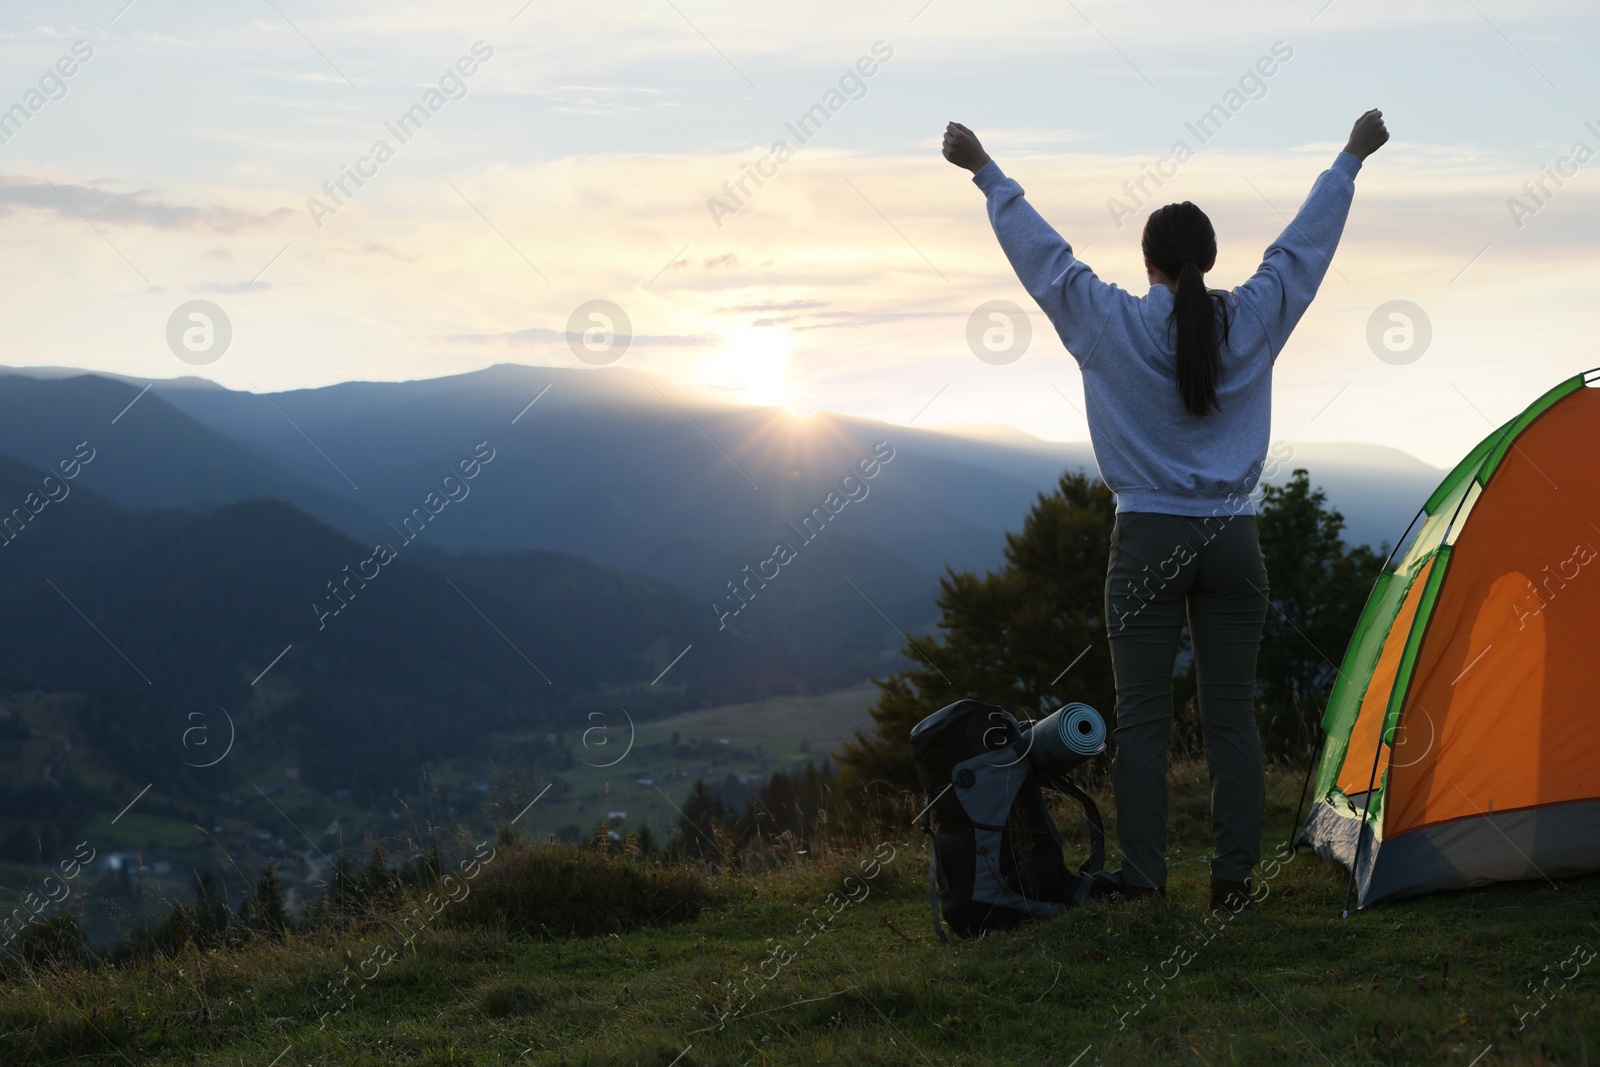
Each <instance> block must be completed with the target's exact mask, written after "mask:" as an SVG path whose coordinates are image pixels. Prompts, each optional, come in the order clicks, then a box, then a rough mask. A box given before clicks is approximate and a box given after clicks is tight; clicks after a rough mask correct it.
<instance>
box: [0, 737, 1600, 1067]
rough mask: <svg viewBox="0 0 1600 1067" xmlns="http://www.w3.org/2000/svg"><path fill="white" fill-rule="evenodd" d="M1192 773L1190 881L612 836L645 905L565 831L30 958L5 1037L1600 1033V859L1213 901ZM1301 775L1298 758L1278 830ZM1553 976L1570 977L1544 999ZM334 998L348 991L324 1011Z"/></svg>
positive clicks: (274, 1048) (1230, 1046)
mask: <svg viewBox="0 0 1600 1067" xmlns="http://www.w3.org/2000/svg"><path fill="white" fill-rule="evenodd" d="M1173 781H1174V790H1173V803H1172V810H1173V826H1172V829H1173V833H1174V837H1173V847H1174V849H1175V850H1181V851H1176V854H1175V856H1174V866H1173V868H1172V882H1171V890H1172V897H1171V898H1170V899H1169V900H1168V901H1166V902H1141V903H1138V904H1105V903H1092V904H1090V905H1088V906H1086V907H1084V908H1082V909H1079V910H1077V911H1074V912H1071V913H1068V914H1067V915H1065V916H1063V917H1060V918H1057V919H1054V920H1050V921H1046V922H1040V923H1036V924H1033V925H1030V926H1027V927H1025V928H1022V929H1019V930H1016V931H1013V932H1009V933H1003V934H999V935H995V936H990V937H986V938H984V939H982V940H980V941H976V942H954V943H952V944H950V945H948V946H940V945H938V944H937V943H935V942H934V940H933V938H932V936H931V934H930V931H929V925H928V912H927V898H926V882H925V872H926V867H925V864H926V853H925V846H924V845H923V842H922V841H921V840H920V834H917V833H914V832H912V831H910V829H909V820H906V821H904V822H901V823H899V824H897V825H889V826H885V827H883V828H881V830H880V831H878V832H877V833H876V834H875V835H874V836H872V837H870V838H867V839H863V840H860V841H856V842H834V843H833V844H832V845H831V846H830V847H829V848H828V849H826V850H814V851H813V853H812V854H809V855H796V854H794V853H793V851H792V850H790V851H787V852H786V851H784V850H782V849H775V850H771V851H769V852H767V853H765V854H763V855H761V856H748V857H747V862H746V863H745V866H744V869H743V870H741V871H721V872H710V873H708V874H707V875H706V876H705V877H704V878H703V879H700V880H698V881H697V882H696V884H698V885H699V887H700V888H699V889H697V890H695V893H697V894H698V897H699V899H700V903H699V904H698V905H696V904H692V903H691V902H690V901H689V899H688V897H685V896H683V894H685V893H687V892H688V889H689V888H690V887H688V885H687V882H685V877H686V876H683V875H670V874H669V872H658V873H657V874H655V875H652V874H651V873H650V872H649V871H648V870H646V871H644V872H643V875H642V877H643V878H644V879H645V880H646V881H644V882H641V881H640V871H639V863H638V861H636V860H632V859H627V858H622V857H616V858H611V859H603V860H600V861H599V862H600V863H601V864H602V865H609V868H610V869H611V871H612V874H613V875H615V876H616V878H615V879H614V881H617V882H618V884H620V881H621V876H622V875H625V874H626V875H630V876H632V881H631V882H630V883H629V884H630V885H632V886H633V887H634V888H631V889H628V890H627V891H626V892H627V894H629V899H631V900H634V901H635V902H636V903H637V902H639V901H642V903H638V906H637V907H635V906H634V905H626V906H624V905H621V904H619V903H618V900H619V899H620V898H619V897H618V896H617V895H616V894H612V895H611V896H608V895H607V894H606V893H605V892H602V891H600V890H599V889H596V888H595V884H597V883H595V884H591V885H588V886H580V885H574V884H572V883H573V880H572V879H570V878H564V879H563V880H562V881H561V882H560V883H554V882H551V883H546V884H544V885H543V886H542V887H540V886H536V885H532V884H529V883H527V882H526V880H525V879H524V881H521V882H519V881H517V880H516V878H513V877H509V876H508V875H503V874H501V873H498V872H518V871H521V872H524V874H522V875H517V877H519V878H520V877H524V875H525V872H526V871H528V870H530V869H534V868H536V867H537V865H538V864H537V862H536V861H537V857H538V856H539V855H540V852H541V851H542V850H540V849H539V848H537V847H529V846H512V847H503V848H502V849H501V850H500V851H499V852H498V853H496V855H495V856H494V858H493V859H492V860H489V861H486V863H485V864H484V866H483V869H482V871H481V872H480V875H479V880H478V881H477V882H473V883H471V888H470V889H469V890H468V891H467V892H466V893H465V895H464V896H463V898H462V901H461V903H460V904H457V905H446V906H445V908H444V910H443V911H442V912H441V914H440V916H439V920H438V922H436V923H435V924H434V925H433V927H432V928H430V929H429V930H427V931H426V932H424V933H422V934H418V935H417V936H416V937H415V938H414V939H413V940H412V942H411V945H410V946H409V947H400V946H401V945H402V940H401V939H402V937H403V936H404V934H403V932H401V930H400V928H399V927H398V926H397V925H396V924H395V923H394V922H393V916H391V919H390V921H387V922H385V921H370V922H368V923H367V924H365V925H362V926H356V927H353V928H349V929H346V930H344V931H342V932H328V931H324V932H316V933H310V934H291V935H289V936H288V937H287V938H286V939H285V940H282V941H277V940H271V939H256V940H252V941H250V942H248V943H247V944H245V945H244V946H243V947H241V948H236V949H219V950H215V951H211V952H197V951H194V950H188V951H186V952H184V953H183V954H181V955H179V956H177V957H174V958H170V959H157V960H155V961H153V962H148V963H144V964H136V965H134V964H130V965H125V966H121V967H107V968H103V969H101V970H100V971H98V972H96V973H86V972H83V971H81V970H76V969H60V970H53V971H52V970H48V969H47V970H36V971H33V972H31V973H28V974H25V975H23V976H21V977H19V978H18V979H16V980H14V981H12V982H11V984H9V985H8V986H6V987H4V988H3V989H0V1060H3V1061H5V1062H8V1063H11V1062H14V1063H30V1064H31V1063H40V1064H42V1063H53V1062H60V1061H62V1060H65V1059H72V1058H80V1057H81V1058H88V1059H91V1060H94V1061H97V1062H123V1063H170V1064H177V1063H185V1064H188V1063H217V1064H222V1063H226V1064H235V1063H245V1064H252V1065H259V1067H265V1065H267V1064H274V1063H276V1064H291V1063H293V1064H299V1063H319V1064H320V1063H339V1064H366V1063H374V1064H376V1063H414V1064H452V1063H492V1064H512V1063H517V1064H522V1063H530V1064H550V1065H554V1064H579V1063H583V1064H619V1065H620V1064H657V1065H662V1067H665V1065H669V1064H680V1065H685V1067H686V1065H689V1064H735V1063H760V1064H789V1063H793V1064H816V1063H839V1064H857V1063H880V1064H908V1065H909V1064H939V1065H944V1064H990V1063H995V1064H998V1063H1030V1064H1053V1065H1056V1067H1069V1065H1073V1067H1087V1065H1089V1064H1123V1063H1129V1064H1143V1063H1203V1064H1222V1063H1228V1064H1232V1063H1248V1064H1255V1063H1296V1064H1299V1063H1326V1064H1340V1065H1343V1064H1369V1063H1381V1064H1391V1063H1400V1062H1419V1063H1438V1064H1460V1065H1468V1064H1482V1065H1487V1064H1503V1063H1572V1064H1580V1063H1588V1062H1590V1061H1591V1059H1593V1058H1596V1057H1597V1056H1600V1036H1597V1031H1600V1027H1597V1024H1596V1023H1595V1022H1594V1021H1593V1020H1594V1019H1595V1017H1596V1010H1597V1008H1600V996H1597V986H1600V983H1597V979H1596V971H1600V965H1597V963H1596V962H1595V955H1594V952H1593V951H1592V950H1593V948H1594V947H1595V946H1597V945H1600V923H1597V922H1596V920H1597V919H1600V913H1597V908H1600V879H1596V878H1588V879H1578V880H1567V881H1562V882H1559V883H1555V884H1550V883H1544V882H1530V883H1522V884H1515V885H1501V886H1493V887H1489V888H1485V889H1481V890H1473V891H1468V892H1460V893H1451V894H1440V895H1435V896H1430V897H1425V898H1420V899H1414V900H1404V901H1397V902H1393V903H1389V904H1382V905H1378V906H1375V907H1374V908H1372V909H1370V910H1369V911H1367V912H1365V913H1362V914H1359V915H1356V916H1353V917H1351V918H1349V919H1340V918H1339V914H1338V912H1339V905H1340V903H1341V901H1342V899H1343V892H1344V884H1345V883H1344V878H1343V876H1342V873H1343V872H1342V871H1340V870H1338V869H1336V868H1334V867H1331V866H1329V865H1327V864H1324V863H1322V862H1321V861H1319V860H1317V859H1316V858H1315V857H1314V856H1312V855H1310V854H1309V853H1305V852H1302V853H1301V854H1300V855H1298V856H1297V857H1295V858H1293V859H1291V860H1289V861H1287V862H1285V863H1283V864H1282V866H1281V869H1279V870H1278V872H1277V876H1276V877H1275V878H1273V879H1272V880H1271V881H1270V882H1269V886H1270V889H1271V892H1270V894H1269V896H1268V897H1267V899H1266V900H1265V902H1264V904H1263V905H1262V906H1261V908H1260V910H1259V911H1258V912H1256V913H1246V914H1243V915H1240V916H1238V917H1236V918H1231V919H1227V920H1221V919H1212V920H1211V921H1210V922H1209V923H1207V922H1206V918H1205V916H1204V914H1203V912H1202V910H1201V905H1202V904H1203V903H1204V880H1205V870H1206V866H1205V857H1206V853H1207V851H1208V847H1207V840H1206V837H1207V835H1206V830H1205V827H1206V824H1207V815H1206V795H1207V786H1206V779H1205V772H1204V770H1203V768H1200V767H1197V766H1193V765H1185V766H1180V767H1178V768H1176V769H1175V771H1174V773H1173ZM1298 785H1299V781H1298V778H1297V777H1296V776H1295V775H1293V774H1291V773H1288V772H1281V773H1275V774H1274V775H1273V776H1272V779H1271V781H1270V798H1269V810H1268V832H1267V845H1268V847H1267V853H1268V855H1269V856H1271V855H1272V854H1273V852H1274V849H1273V845H1274V843H1275V842H1278V841H1281V840H1282V839H1283V838H1284V836H1285V834H1286V832H1287V829H1288V824H1289V822H1290V817H1291V812H1292V808H1293V804H1294V800H1295V796H1294V791H1295V789H1296V788H1297V787H1298ZM1101 800H1102V804H1103V806H1104V807H1106V808H1107V810H1108V811H1109V808H1110V804H1109V798H1105V797H1102V798H1101ZM1060 821H1061V823H1062V825H1063V826H1064V827H1067V828H1068V829H1069V830H1070V831H1071V833H1070V834H1069V838H1070V839H1074V842H1075V843H1074V844H1073V845H1072V849H1073V854H1076V853H1077V852H1079V851H1081V849H1082V842H1081V834H1079V833H1077V830H1078V827H1077V823H1076V822H1075V821H1073V820H1071V819H1069V818H1068V817H1067V816H1066V814H1065V813H1064V812H1063V813H1061V814H1060ZM874 858H876V860H877V861H878V862H876V863H874ZM580 866H581V865H580ZM873 874H875V876H872V875H873ZM851 875H854V876H855V880H854V881H850V882H847V881H846V878H847V877H849V876H851ZM587 877H590V878H593V877H595V872H594V871H593V870H592V869H590V870H589V872H588V875H587ZM497 879H501V880H500V881H497ZM672 879H676V881H673V880H672ZM663 880H665V881H663ZM666 882H670V883H671V884H670V885H669V884H666ZM562 886H565V888H564V889H563V888H561V887H562ZM641 887H643V888H641ZM852 887H853V888H852ZM863 887H864V888H863ZM602 888H603V887H602ZM619 892H620V891H619ZM496 894H498V895H496ZM674 894H678V896H677V897H675V896H674ZM829 894H835V896H834V897H832V898H831V899H830V896H829ZM689 895H690V896H693V895H694V894H689ZM852 898H853V902H848V901H851V899H852ZM475 901H476V902H477V903H474V902H475ZM670 901H675V903H673V904H672V907H671V908H665V907H664V905H665V904H667V903H668V902H670ZM485 902H487V903H485ZM685 903H691V906H689V907H680V905H683V904H685ZM701 906H703V907H705V908H706V910H704V911H701V912H700V913H699V914H698V916H697V917H694V918H692V920H691V921H679V920H684V919H688V918H689V917H690V915H691V914H692V913H693V912H694V911H695V910H696V908H697V907H701ZM652 907H653V908H656V909H657V910H656V911H654V912H651V911H650V908H652ZM452 908H454V909H455V910H453V911H452V910H451V909H452ZM519 908H520V909H522V910H523V911H525V912H533V911H536V910H537V909H539V908H545V909H547V911H548V916H549V918H550V921H551V922H552V923H553V924H555V925H556V926H561V925H562V920H563V918H565V919H574V918H575V917H584V921H583V922H582V923H581V924H579V925H583V926H585V927H586V928H589V929H598V930H600V931H601V932H600V933H598V934H597V935H595V936H589V937H577V938H575V937H563V936H559V935H556V936H548V937H535V936H530V935H528V934H526V933H520V932H517V930H518V929H526V925H525V924H524V925H522V926H518V925H517V924H516V923H515V922H513V921H512V920H513V919H514V917H515V914H516V913H517V909H519ZM497 909H499V910H498V911H497ZM641 909H642V910H641ZM674 910H676V914H672V912H673V911H674ZM497 915H503V916H504V917H498V918H497ZM652 915H653V918H651V916H652ZM807 915H816V916H818V917H819V918H820V917H823V916H828V920H827V923H826V926H825V927H822V928H820V930H819V929H818V928H817V927H812V928H809V929H810V933H809V935H808V934H807V933H806V932H801V933H798V934H797V933H796V930H797V926H799V924H800V923H801V921H802V920H803V919H804V918H805V917H806V916H807ZM662 923H665V925H662ZM385 950H388V951H390V952H392V953H393V960H392V962H369V961H386V960H388V956H387V955H386V954H385ZM1585 952H1587V956H1586V955H1585ZM1586 959H1587V963H1586V962H1585V961H1586ZM347 964H348V965H349V967H350V971H349V972H346V974H345V977H344V978H341V969H342V968H344V967H345V966H346V965H347ZM366 974H371V975H372V978H371V980H370V981H369V980H367V979H366V978H365V977H363V975H366ZM1532 984H1542V985H1543V988H1544V996H1543V1000H1544V1005H1543V1007H1542V1008H1541V1007H1540V1000H1539V999H1538V998H1535V997H1533V996H1532V995H1530V993H1529V988H1530V985H1532ZM1139 987H1143V989H1144V992H1143V993H1142V994H1138V993H1136V992H1135V990H1136V989H1137V988H1139ZM341 988H342V990H343V992H342V993H340V994H339V995H338V996H337V997H330V995H329V990H330V989H341ZM330 1004H337V1005H343V1008H342V1010H340V1011H339V1012H338V1013H337V1014H334V1015H329V1016H327V1017H326V1018H325V1019H324V1020H323V1025H322V1026H321V1027H320V1028H319V1021H318V1020H319V1017H320V1013H321V1012H322V1011H326V1010H329V1009H328V1007H327V1006H328V1005H330ZM1536 1009H1537V1010H1536Z"/></svg>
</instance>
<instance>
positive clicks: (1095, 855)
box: [1039, 771, 1106, 874]
mask: <svg viewBox="0 0 1600 1067" xmlns="http://www.w3.org/2000/svg"><path fill="white" fill-rule="evenodd" d="M1039 773H1040V775H1041V776H1042V777H1043V778H1044V780H1045V782H1046V783H1048V784H1049V785H1050V786H1051V787H1052V788H1054V789H1055V790H1056V791H1057V792H1060V793H1065V794H1066V795H1067V796H1069V797H1071V798H1072V799H1073V800H1076V801H1077V802H1078V806H1079V807H1081V808H1083V817H1084V818H1085V819H1087V820H1088V822H1089V858H1088V859H1086V860H1084V861H1083V865H1082V866H1080V867H1079V868H1078V873H1079V874H1093V873H1094V872H1095V871H1103V870H1105V867H1106V828H1105V824H1104V823H1102V822H1101V821H1100V809H1099V807H1098V806H1096V805H1095V802H1094V798H1092V797H1091V796H1089V794H1088V793H1085V792H1084V791H1083V790H1082V789H1080V788H1078V784H1077V783H1076V782H1074V781H1073V780H1072V779H1071V778H1061V777H1059V776H1057V775H1054V774H1050V773H1049V772H1047V771H1040V772H1039Z"/></svg>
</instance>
